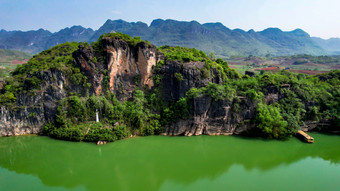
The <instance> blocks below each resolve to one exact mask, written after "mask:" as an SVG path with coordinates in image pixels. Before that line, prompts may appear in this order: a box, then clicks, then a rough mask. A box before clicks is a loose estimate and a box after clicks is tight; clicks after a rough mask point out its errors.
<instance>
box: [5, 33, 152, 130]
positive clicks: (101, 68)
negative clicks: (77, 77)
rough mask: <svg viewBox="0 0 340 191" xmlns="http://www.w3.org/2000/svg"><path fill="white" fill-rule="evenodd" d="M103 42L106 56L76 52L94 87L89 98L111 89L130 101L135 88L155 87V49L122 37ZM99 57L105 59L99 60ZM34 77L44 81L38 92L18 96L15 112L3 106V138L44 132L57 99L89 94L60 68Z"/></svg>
mask: <svg viewBox="0 0 340 191" xmlns="http://www.w3.org/2000/svg"><path fill="white" fill-rule="evenodd" d="M102 43H103V44H102V46H103V48H104V52H103V55H98V53H96V52H95V51H94V50H93V47H91V46H88V47H85V46H83V45H81V46H79V49H78V50H77V51H75V52H74V53H73V58H74V63H75V64H76V65H77V66H79V67H80V69H81V71H82V72H83V73H84V74H85V75H86V77H87V79H88V80H87V82H88V83H90V84H91V89H90V90H89V93H90V95H91V94H96V95H99V94H101V93H103V92H104V91H106V89H109V90H110V91H111V92H113V93H115V94H116V95H117V97H118V98H119V99H120V100H127V99H129V98H130V97H131V96H132V92H133V90H134V89H135V88H136V87H141V88H143V87H147V88H151V87H152V86H153V81H152V79H151V78H150V77H151V74H152V72H151V69H152V66H154V65H156V60H157V49H156V47H155V46H153V45H150V44H147V43H144V42H142V43H139V44H137V45H135V46H130V45H129V44H128V43H127V42H125V41H123V40H121V39H120V38H104V39H103V40H102ZM99 56H102V58H103V60H101V61H98V60H97V58H98V57H99ZM34 76H36V77H37V78H38V79H39V80H41V81H42V82H43V83H42V84H41V89H40V90H39V91H35V92H34V93H24V94H21V95H19V96H17V101H16V104H15V106H14V107H13V108H14V109H13V108H11V109H9V108H6V107H3V106H2V107H1V116H0V118H1V121H0V136H11V135H24V134H36V133H39V132H41V130H42V127H43V126H44V125H45V124H46V123H47V122H50V121H53V120H54V119H55V113H56V107H57V102H58V100H61V99H63V98H65V97H67V96H69V95H70V93H71V92H72V94H74V95H77V94H81V95H83V94H84V91H86V90H85V88H84V87H83V85H82V84H79V85H75V84H74V83H73V82H72V80H70V78H71V76H70V75H67V74H65V73H63V72H61V71H60V70H58V69H53V70H52V69H49V70H46V71H42V72H37V73H36V74H34ZM0 85H1V86H2V83H1V84H0ZM103 86H108V88H107V87H105V88H104V87H103ZM1 88H2V87H1Z"/></svg>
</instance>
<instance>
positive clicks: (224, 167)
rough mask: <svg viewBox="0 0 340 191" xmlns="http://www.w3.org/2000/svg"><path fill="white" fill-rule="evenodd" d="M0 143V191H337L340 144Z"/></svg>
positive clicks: (195, 140)
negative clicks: (100, 144)
mask: <svg viewBox="0 0 340 191" xmlns="http://www.w3.org/2000/svg"><path fill="white" fill-rule="evenodd" d="M310 135H311V136H313V137H314V138H315V142H314V143H313V144H307V143H303V142H302V141H300V140H298V139H296V138H294V137H292V138H290V139H288V140H285V141H277V140H264V139H259V138H245V137H239V136H196V137H195V136H193V137H166V136H149V137H137V138H132V139H127V140H121V141H117V142H114V143H109V144H107V145H103V146H97V145H95V144H93V143H82V142H80V143H79V142H78V143H76V142H66V141H60V140H54V139H51V138H48V137H43V136H19V137H2V138H0V190H1V191H7V190H35V191H36V190H89V191H94V190H132V191H137V190H147V191H165V190H169V191H170V190H171V191H173V190H194V191H197V190H252V191H254V190H275V191H278V190H299V191H301V190H309V191H310V190H318V191H320V190H340V136H336V135H324V134H317V133H311V134H310Z"/></svg>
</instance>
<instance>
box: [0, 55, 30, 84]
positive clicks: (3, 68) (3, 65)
mask: <svg viewBox="0 0 340 191" xmlns="http://www.w3.org/2000/svg"><path fill="white" fill-rule="evenodd" d="M31 57H32V55H31V54H28V53H26V52H20V51H15V50H6V49H0V80H1V79H4V78H6V77H8V76H9V74H10V72H12V71H13V70H14V69H15V68H16V67H17V64H12V63H11V62H12V61H13V60H20V61H21V60H25V59H30V58H31Z"/></svg>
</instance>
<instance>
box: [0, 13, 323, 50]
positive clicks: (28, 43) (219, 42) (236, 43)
mask: <svg viewBox="0 0 340 191" xmlns="http://www.w3.org/2000/svg"><path fill="white" fill-rule="evenodd" d="M112 31H116V32H122V33H125V34H128V35H131V36H140V37H141V38H143V39H146V40H148V41H150V42H152V43H153V44H155V45H156V46H161V45H172V46H186V47H191V48H193V47H195V48H197V49H200V50H203V51H205V52H207V53H209V52H214V53H215V54H216V55H219V56H231V55H258V56H264V55H266V54H271V55H293V54H312V55H324V54H327V51H325V50H324V49H323V48H321V47H320V46H319V45H318V44H317V43H316V42H314V41H313V40H312V39H311V37H310V36H309V35H308V34H307V33H306V32H304V31H302V30H301V29H297V30H294V31H291V32H284V31H281V30H280V29H277V28H269V29H266V30H264V31H260V32H255V31H254V30H250V31H248V32H246V31H243V30H240V29H235V30H231V29H229V28H227V27H225V26H224V25H222V24H221V23H206V24H200V23H198V22H196V21H191V22H184V21H176V20H170V19H168V20H162V19H156V20H154V21H153V22H152V23H151V25H150V26H148V25H147V24H145V23H143V22H131V23H130V22H126V21H123V20H107V21H106V22H105V23H104V24H103V26H101V27H100V28H99V29H98V30H97V31H93V30H92V29H85V28H83V27H81V26H73V27H71V28H65V29H62V30H60V31H59V32H56V33H50V32H49V31H45V30H42V29H40V30H38V31H28V32H22V31H4V30H1V31H0V48H5V49H15V50H22V51H26V52H30V53H37V52H40V51H42V50H45V49H48V48H50V47H51V46H54V45H57V44H60V43H63V42H70V41H77V42H80V41H88V42H93V41H96V40H97V39H98V38H99V37H100V35H102V34H104V33H110V32H112Z"/></svg>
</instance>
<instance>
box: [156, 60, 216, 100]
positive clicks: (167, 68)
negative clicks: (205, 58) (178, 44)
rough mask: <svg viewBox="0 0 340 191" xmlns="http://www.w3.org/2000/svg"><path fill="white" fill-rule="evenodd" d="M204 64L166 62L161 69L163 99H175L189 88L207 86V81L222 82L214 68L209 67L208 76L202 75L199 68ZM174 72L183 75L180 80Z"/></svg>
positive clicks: (183, 94)
mask: <svg viewBox="0 0 340 191" xmlns="http://www.w3.org/2000/svg"><path fill="white" fill-rule="evenodd" d="M204 66H205V63H204V62H187V63H182V62H178V61H168V62H166V63H165V64H164V65H163V66H162V69H161V74H162V75H163V87H164V88H163V93H164V98H165V100H166V101H169V100H171V99H173V100H175V101H177V100H178V99H179V98H181V97H183V96H185V93H186V92H187V91H188V90H190V89H191V88H201V87H204V86H207V85H208V84H209V82H212V83H216V84H220V83H222V79H221V78H220V76H219V74H218V71H217V70H216V69H215V68H212V69H211V71H210V77H209V78H204V77H202V76H201V70H202V68H204ZM176 73H179V74H181V75H182V76H183V80H182V81H178V80H177V79H176V77H175V74H176Z"/></svg>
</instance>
